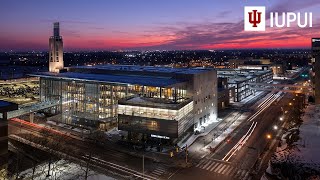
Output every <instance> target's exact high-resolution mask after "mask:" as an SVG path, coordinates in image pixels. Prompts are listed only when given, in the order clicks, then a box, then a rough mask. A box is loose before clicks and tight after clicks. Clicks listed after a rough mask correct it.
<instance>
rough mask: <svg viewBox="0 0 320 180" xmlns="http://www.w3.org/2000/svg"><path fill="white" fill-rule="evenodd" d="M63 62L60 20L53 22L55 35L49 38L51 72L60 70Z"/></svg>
mask: <svg viewBox="0 0 320 180" xmlns="http://www.w3.org/2000/svg"><path fill="white" fill-rule="evenodd" d="M63 68H64V64H63V40H62V37H61V36H60V27H59V22H55V23H53V36H51V37H50V38H49V72H55V73H57V72H59V71H60V70H61V69H63Z"/></svg>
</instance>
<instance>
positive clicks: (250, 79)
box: [218, 69, 273, 102]
mask: <svg viewBox="0 0 320 180" xmlns="http://www.w3.org/2000/svg"><path fill="white" fill-rule="evenodd" d="M218 77H221V78H227V79H228V89H230V90H231V89H232V88H234V101H235V102H240V101H242V100H243V99H245V98H247V97H249V96H250V95H253V94H254V93H255V92H256V90H254V89H252V88H250V84H251V83H270V82H272V80H273V75H272V71H271V70H246V69H219V70H218ZM231 96H232V95H231Z"/></svg>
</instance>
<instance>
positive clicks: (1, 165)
mask: <svg viewBox="0 0 320 180" xmlns="http://www.w3.org/2000/svg"><path fill="white" fill-rule="evenodd" d="M17 109H18V105H17V104H14V103H10V102H6V101H2V100H0V171H2V170H3V169H5V168H6V166H7V162H8V122H7V113H8V112H9V111H13V110H17Z"/></svg>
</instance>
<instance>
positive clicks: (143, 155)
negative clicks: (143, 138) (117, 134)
mask: <svg viewBox="0 0 320 180" xmlns="http://www.w3.org/2000/svg"><path fill="white" fill-rule="evenodd" d="M142 179H144V154H143V155H142Z"/></svg>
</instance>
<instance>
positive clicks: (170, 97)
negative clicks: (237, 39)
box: [34, 65, 218, 139]
mask: <svg viewBox="0 0 320 180" xmlns="http://www.w3.org/2000/svg"><path fill="white" fill-rule="evenodd" d="M34 76H37V77H40V94H41V95H40V96H41V97H40V98H41V101H59V102H61V107H60V108H57V109H58V110H60V111H61V113H62V116H61V117H60V118H57V119H61V121H62V122H64V123H67V124H74V125H79V126H90V127H94V128H98V129H108V128H110V126H111V125H112V124H115V123H117V122H118V128H119V129H120V130H124V131H128V135H129V138H133V137H135V138H138V139H148V138H165V139H175V138H178V137H180V136H181V135H182V134H183V133H185V132H186V131H188V130H191V131H192V132H193V131H194V130H199V131H200V130H202V129H204V128H205V127H206V126H207V125H208V124H211V123H214V122H217V94H218V93H217V72H216V70H214V69H209V68H167V67H151V66H125V65H117V66H116V65H98V66H80V67H69V68H68V72H60V73H51V72H46V73H39V74H35V75H34Z"/></svg>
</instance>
